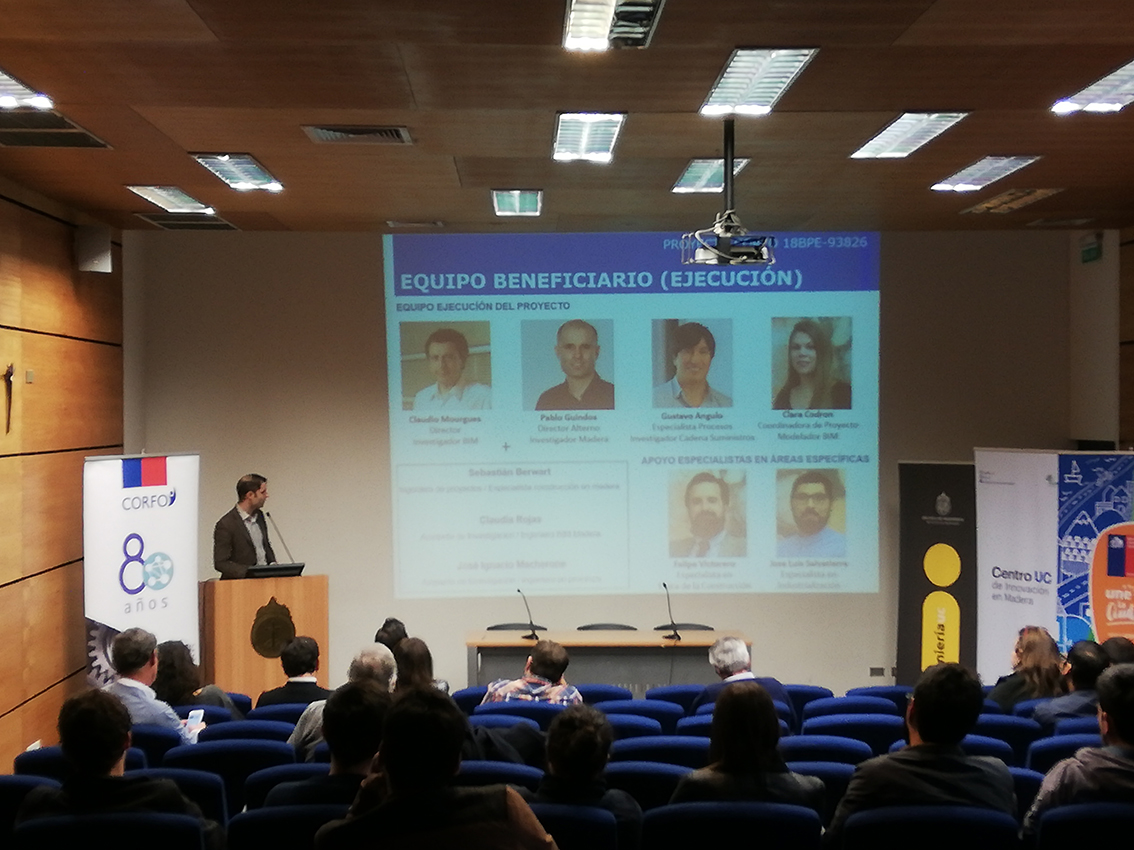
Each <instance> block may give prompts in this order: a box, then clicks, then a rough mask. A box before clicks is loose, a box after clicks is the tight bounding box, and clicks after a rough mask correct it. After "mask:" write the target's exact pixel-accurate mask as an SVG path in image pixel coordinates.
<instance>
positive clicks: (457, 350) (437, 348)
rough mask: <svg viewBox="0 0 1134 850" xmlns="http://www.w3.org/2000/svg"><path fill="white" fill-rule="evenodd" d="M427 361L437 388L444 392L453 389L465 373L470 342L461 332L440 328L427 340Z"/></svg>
mask: <svg viewBox="0 0 1134 850" xmlns="http://www.w3.org/2000/svg"><path fill="white" fill-rule="evenodd" d="M425 359H426V361H427V362H428V364H429V373H430V374H431V375H432V376H433V379H434V380H435V381H437V386H439V387H440V388H441V389H443V390H449V389H452V388H453V387H455V386H456V385H457V383H458V382H459V381H460V380H461V375H462V374H463V373H464V371H465V362H466V361H467V360H468V359H469V341H468V340H467V339H465V335H464V334H463V333H461V332H460V331H457V330H453V329H452V328H438V329H437V330H435V331H434V332H433V333H431V334H430V335H429V337H428V338H427V339H426V340H425Z"/></svg>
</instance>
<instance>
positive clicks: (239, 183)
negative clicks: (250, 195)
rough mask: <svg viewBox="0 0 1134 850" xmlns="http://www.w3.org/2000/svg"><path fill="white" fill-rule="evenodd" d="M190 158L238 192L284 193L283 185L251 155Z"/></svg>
mask: <svg viewBox="0 0 1134 850" xmlns="http://www.w3.org/2000/svg"><path fill="white" fill-rule="evenodd" d="M190 156H191V157H193V159H195V160H197V162H199V163H201V165H203V166H205V168H207V169H209V171H211V172H213V174H215V175H216V176H217V177H219V178H220V179H221V180H223V181H224V182H225V183H227V184H228V185H229V186H231V187H232V188H233V189H236V190H237V191H238V192H250V191H252V190H254V189H263V190H264V191H266V192H282V191H283V184H282V183H280V181H279V180H277V179H276V178H275V177H273V176H272V175H271V174H269V173H268V170H267V169H266V168H264V166H262V165H260V163H258V162H257V161H256V159H255V157H253V156H252V155H251V154H247V153H194V154H190Z"/></svg>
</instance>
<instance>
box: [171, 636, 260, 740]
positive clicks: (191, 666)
mask: <svg viewBox="0 0 1134 850" xmlns="http://www.w3.org/2000/svg"><path fill="white" fill-rule="evenodd" d="M157 654H158V667H157V678H155V679H154V686H153V687H154V693H155V694H157V698H158V699H160V700H162V701H163V702H167V703H169V704H170V705H216V706H220V707H221V708H226V709H228V713H229V714H231V715H232V719H233V720H243V719H244V713H243V712H242V711H241V710H240V709H238V708H237V707H236V706H235V705H234V704H233V702H232V698H231V697H229V695H228V694H227V693H225V692H224V689H223V688H220V687H218V686H217V685H205V686H204V687H201V671H200V670H199V669H198V667H197V665H196V664H195V663H194V662H193V653H191V652H190V651H189V647H187V646H186V645H185V644H183V643H182V642H181V641H179V640H167V641H165V642H164V643H159V644H158V648H157Z"/></svg>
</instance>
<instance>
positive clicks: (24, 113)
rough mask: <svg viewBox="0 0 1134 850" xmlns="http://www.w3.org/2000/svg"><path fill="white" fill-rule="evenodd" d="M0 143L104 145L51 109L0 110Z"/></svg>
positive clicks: (44, 145) (31, 145) (91, 146)
mask: <svg viewBox="0 0 1134 850" xmlns="http://www.w3.org/2000/svg"><path fill="white" fill-rule="evenodd" d="M0 146H3V147H7V148H108V147H110V145H108V144H107V143H106V142H104V141H102V140H101V139H98V138H95V137H94V136H92V135H91V134H90V133H88V132H87V131H86V130H84V129H83V128H82V127H80V126H79V125H78V124H74V123H72V122H71V121H69V120H68V119H67V118H65V117H64V116H62V115H60V114H59V113H58V112H55V111H54V110H43V109H3V110H0Z"/></svg>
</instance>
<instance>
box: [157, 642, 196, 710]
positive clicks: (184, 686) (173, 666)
mask: <svg viewBox="0 0 1134 850" xmlns="http://www.w3.org/2000/svg"><path fill="white" fill-rule="evenodd" d="M157 654H158V667H157V678H155V679H154V684H153V688H154V693H156V694H157V696H158V699H160V700H163V701H164V702H168V703H169V704H170V705H187V704H188V703H190V702H192V698H193V692H194V691H196V690H197V689H198V688H199V687H201V673H200V671H199V670H198V669H197V665H196V664H195V663H193V653H192V652H190V651H189V647H188V646H186V645H185V644H184V643H182V642H181V641H179V640H167V641H163V642H162V643H159V644H158V647H157Z"/></svg>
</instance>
